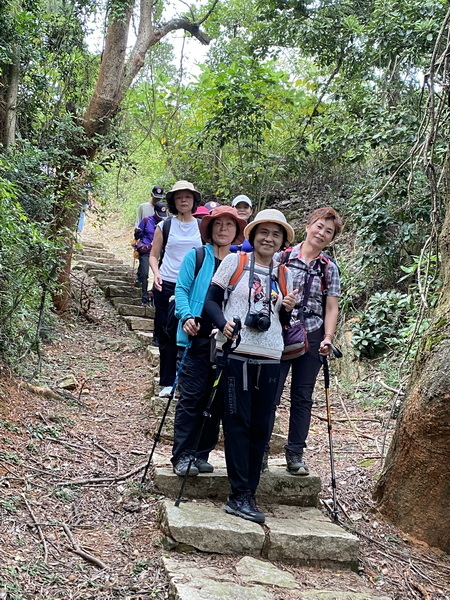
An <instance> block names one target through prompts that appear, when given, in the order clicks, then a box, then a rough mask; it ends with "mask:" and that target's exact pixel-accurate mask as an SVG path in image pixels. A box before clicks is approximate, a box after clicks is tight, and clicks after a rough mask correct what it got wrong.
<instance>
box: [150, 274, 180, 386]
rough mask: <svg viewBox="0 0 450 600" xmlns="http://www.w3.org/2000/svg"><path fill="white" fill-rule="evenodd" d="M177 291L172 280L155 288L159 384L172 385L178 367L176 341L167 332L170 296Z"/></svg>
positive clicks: (155, 325)
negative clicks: (159, 287) (159, 288)
mask: <svg viewBox="0 0 450 600" xmlns="http://www.w3.org/2000/svg"><path fill="white" fill-rule="evenodd" d="M174 293H175V283H172V282H171V281H163V282H162V290H161V291H159V290H157V289H156V288H154V289H153V296H154V299H155V323H154V327H155V332H156V336H157V338H158V343H159V385H161V386H163V387H169V386H170V387H172V385H173V384H174V381H175V375H176V369H177V353H178V348H177V345H176V343H174V342H173V340H172V339H171V338H170V336H169V334H168V332H167V316H168V315H167V311H168V308H169V300H170V297H171V296H173V295H174Z"/></svg>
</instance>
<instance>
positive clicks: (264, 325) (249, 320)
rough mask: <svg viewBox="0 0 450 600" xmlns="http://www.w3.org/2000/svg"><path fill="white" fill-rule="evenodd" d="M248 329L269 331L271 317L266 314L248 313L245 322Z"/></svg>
mask: <svg viewBox="0 0 450 600" xmlns="http://www.w3.org/2000/svg"><path fill="white" fill-rule="evenodd" d="M244 323H245V325H246V326H247V327H251V328H252V329H257V330H258V331H268V330H269V327H270V316H269V315H268V314H266V313H265V312H257V313H251V312H249V313H247V316H246V317H245V321H244Z"/></svg>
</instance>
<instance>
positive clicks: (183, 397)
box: [171, 206, 247, 476]
mask: <svg viewBox="0 0 450 600" xmlns="http://www.w3.org/2000/svg"><path fill="white" fill-rule="evenodd" d="M246 224H247V223H246V221H244V220H243V219H241V218H239V216H238V213H237V211H236V209H235V208H232V207H231V206H219V207H218V208H215V209H214V210H213V211H212V213H211V214H210V215H207V216H205V217H203V219H202V222H201V224H200V233H201V236H202V239H203V240H205V242H207V244H206V246H204V248H203V250H199V249H195V248H194V249H193V250H190V251H189V252H188V254H187V255H186V257H185V259H184V261H183V263H182V265H181V269H180V272H179V275H178V280H177V285H176V287H175V306H176V310H175V314H176V316H177V318H178V319H179V325H178V333H177V345H178V346H181V347H185V346H186V345H187V343H188V340H189V338H190V339H191V347H190V349H189V351H188V354H187V356H186V359H185V363H184V367H183V370H182V372H181V374H180V378H179V381H178V389H179V393H180V397H179V400H178V403H177V407H176V412H175V422H174V443H173V449H172V459H171V460H172V464H173V470H174V472H175V473H176V474H177V475H179V476H183V475H185V474H186V472H187V469H188V465H189V462H191V467H190V469H189V475H198V473H211V472H212V471H213V470H214V467H213V466H212V465H211V464H210V463H209V462H208V456H209V452H210V451H211V450H212V449H213V448H214V446H215V445H216V443H217V438H218V434H219V422H220V412H221V411H220V406H219V404H220V402H219V401H218V400H217V401H216V403H215V405H213V406H212V410H211V418H210V419H209V420H208V424H207V427H205V428H204V430H203V432H202V438H201V440H200V443H199V446H198V449H197V452H196V455H195V457H194V460H191V457H192V456H193V453H194V450H195V443H196V439H197V435H198V431H199V430H200V427H201V422H202V413H203V410H204V408H205V406H206V403H207V401H208V398H209V395H210V393H211V389H212V384H213V380H214V370H213V369H212V364H211V362H210V348H211V341H210V338H211V332H212V326H213V324H212V321H211V320H210V318H209V317H208V316H207V315H206V313H205V312H204V311H203V305H204V303H205V299H206V294H207V292H208V289H209V284H210V283H211V279H212V277H213V275H214V273H215V272H216V270H217V268H218V267H219V265H220V263H221V261H222V259H223V258H225V256H227V255H228V254H229V252H230V245H231V244H232V243H234V244H240V243H242V241H243V239H244V228H245V226H246ZM200 263H201V266H200ZM196 271H198V273H196Z"/></svg>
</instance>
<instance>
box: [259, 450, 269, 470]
mask: <svg viewBox="0 0 450 600" xmlns="http://www.w3.org/2000/svg"><path fill="white" fill-rule="evenodd" d="M268 472H269V453H268V452H264V454H263V459H262V463H261V473H268Z"/></svg>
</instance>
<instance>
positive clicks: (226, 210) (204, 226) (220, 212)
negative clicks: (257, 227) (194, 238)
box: [200, 206, 247, 244]
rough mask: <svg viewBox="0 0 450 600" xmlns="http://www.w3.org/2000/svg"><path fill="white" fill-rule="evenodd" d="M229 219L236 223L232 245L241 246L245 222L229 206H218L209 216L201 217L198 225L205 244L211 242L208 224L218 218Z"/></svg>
mask: <svg viewBox="0 0 450 600" xmlns="http://www.w3.org/2000/svg"><path fill="white" fill-rule="evenodd" d="M223 216H227V217H231V218H232V219H234V220H235V221H236V225H237V229H236V237H235V238H234V240H233V242H232V243H234V244H242V242H243V241H244V229H245V226H246V225H247V221H246V220H245V219H241V217H240V216H239V215H238V212H237V210H236V209H235V208H232V207H231V206H218V207H217V208H215V209H214V210H213V211H212V213H211V214H210V215H206V216H205V217H203V219H202V222H201V223H200V235H201V236H202V239H203V240H204V241H205V242H211V236H210V233H211V228H210V223H211V222H212V221H214V219H217V218H219V217H223Z"/></svg>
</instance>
